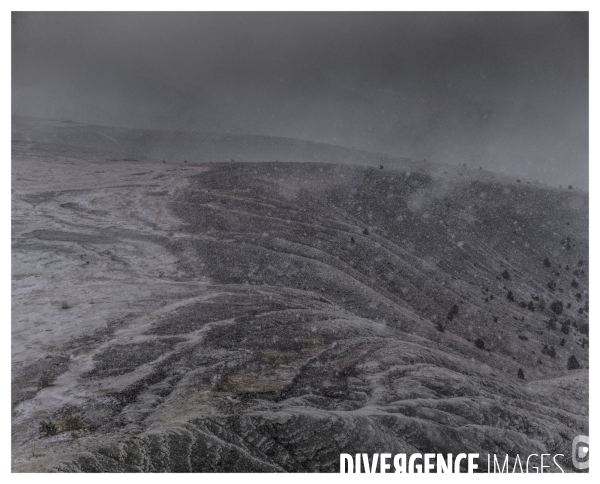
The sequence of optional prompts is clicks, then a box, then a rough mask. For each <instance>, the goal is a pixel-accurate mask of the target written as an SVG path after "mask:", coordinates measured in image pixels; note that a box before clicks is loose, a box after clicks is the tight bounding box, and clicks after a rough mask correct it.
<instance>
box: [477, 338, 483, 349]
mask: <svg viewBox="0 0 600 484" xmlns="http://www.w3.org/2000/svg"><path fill="white" fill-rule="evenodd" d="M475 346H476V347H477V348H479V349H480V350H483V349H484V348H485V343H484V342H483V340H482V339H481V338H477V339H476V340H475Z"/></svg>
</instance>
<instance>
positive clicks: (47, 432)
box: [38, 420, 58, 437]
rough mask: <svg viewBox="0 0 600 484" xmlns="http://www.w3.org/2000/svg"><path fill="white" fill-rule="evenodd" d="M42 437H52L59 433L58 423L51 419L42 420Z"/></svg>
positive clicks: (40, 430)
mask: <svg viewBox="0 0 600 484" xmlns="http://www.w3.org/2000/svg"><path fill="white" fill-rule="evenodd" d="M38 431H39V434H40V437H51V436H53V435H56V434H57V433H58V429H57V428H56V425H54V424H53V423H52V422H51V421H50V420H48V421H47V422H46V421H44V420H42V421H41V422H40V427H39V429H38Z"/></svg>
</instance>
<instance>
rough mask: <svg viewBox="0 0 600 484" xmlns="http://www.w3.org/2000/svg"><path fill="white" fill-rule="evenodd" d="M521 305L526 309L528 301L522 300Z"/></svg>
mask: <svg viewBox="0 0 600 484" xmlns="http://www.w3.org/2000/svg"><path fill="white" fill-rule="evenodd" d="M519 306H521V307H522V308H523V309H525V308H526V307H527V303H526V302H525V301H521V302H520V303H519Z"/></svg>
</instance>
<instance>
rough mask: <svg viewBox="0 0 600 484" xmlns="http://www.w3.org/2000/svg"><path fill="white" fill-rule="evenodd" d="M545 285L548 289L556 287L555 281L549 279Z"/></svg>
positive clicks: (552, 289)
mask: <svg viewBox="0 0 600 484" xmlns="http://www.w3.org/2000/svg"><path fill="white" fill-rule="evenodd" d="M546 286H547V287H548V289H550V290H551V291H554V290H555V289H556V282H554V281H550V282H549V283H548V284H546Z"/></svg>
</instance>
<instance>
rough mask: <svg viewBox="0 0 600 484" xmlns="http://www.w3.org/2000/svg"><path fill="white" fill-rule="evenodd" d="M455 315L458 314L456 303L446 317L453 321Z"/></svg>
mask: <svg viewBox="0 0 600 484" xmlns="http://www.w3.org/2000/svg"><path fill="white" fill-rule="evenodd" d="M454 316H458V306H457V305H456V304H455V305H454V306H452V307H451V308H450V310H449V311H448V314H447V316H446V318H447V319H448V320H449V321H452V320H453V319H454Z"/></svg>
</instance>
